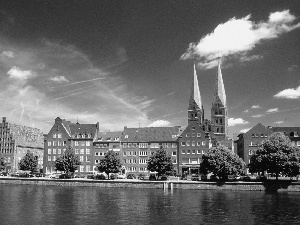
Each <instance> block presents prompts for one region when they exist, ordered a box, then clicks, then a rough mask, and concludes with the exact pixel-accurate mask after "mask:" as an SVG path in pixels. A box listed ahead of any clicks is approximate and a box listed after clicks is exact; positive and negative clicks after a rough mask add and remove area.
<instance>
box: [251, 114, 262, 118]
mask: <svg viewBox="0 0 300 225" xmlns="http://www.w3.org/2000/svg"><path fill="white" fill-rule="evenodd" d="M263 116H265V115H264V114H257V115H253V116H252V117H254V118H259V117H263Z"/></svg>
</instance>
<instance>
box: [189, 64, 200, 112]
mask: <svg viewBox="0 0 300 225" xmlns="http://www.w3.org/2000/svg"><path fill="white" fill-rule="evenodd" d="M194 101H195V103H196V104H197V105H198V107H199V109H202V101H201V95H200V89H199V84H198V78H197V72H196V66H195V64H194V77H193V84H192V92H191V96H190V104H192V103H193V102H194Z"/></svg>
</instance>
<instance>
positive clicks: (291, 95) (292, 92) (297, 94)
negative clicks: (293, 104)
mask: <svg viewBox="0 0 300 225" xmlns="http://www.w3.org/2000/svg"><path fill="white" fill-rule="evenodd" d="M274 97H275V98H288V99H298V98H300V86H299V87H297V88H295V89H294V88H288V89H285V90H283V91H280V92H278V93H277V94H276V95H274Z"/></svg>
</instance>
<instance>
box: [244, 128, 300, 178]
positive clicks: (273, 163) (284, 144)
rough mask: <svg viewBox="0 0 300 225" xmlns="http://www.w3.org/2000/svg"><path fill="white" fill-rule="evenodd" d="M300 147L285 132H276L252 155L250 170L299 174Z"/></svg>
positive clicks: (287, 174) (277, 173) (291, 174)
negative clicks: (294, 144)
mask: <svg viewBox="0 0 300 225" xmlns="http://www.w3.org/2000/svg"><path fill="white" fill-rule="evenodd" d="M299 159H300V149H299V148H297V147H296V146H293V145H292V143H291V141H290V139H289V138H288V137H287V136H285V135H284V134H283V133H280V132H276V133H273V134H271V135H270V137H269V138H267V139H266V140H264V141H263V143H262V144H261V145H260V146H259V147H258V149H257V151H256V152H255V153H254V154H253V155H252V156H251V158H250V164H249V171H250V172H251V173H253V172H262V173H263V172H265V171H267V172H268V173H271V174H273V175H275V176H276V180H278V176H279V174H280V173H281V174H282V175H285V176H297V175H298V174H299V169H300V161H299Z"/></svg>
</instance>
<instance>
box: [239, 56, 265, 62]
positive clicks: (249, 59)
mask: <svg viewBox="0 0 300 225" xmlns="http://www.w3.org/2000/svg"><path fill="white" fill-rule="evenodd" d="M263 58H264V57H263V56H262V55H251V56H241V57H240V61H242V62H248V61H253V60H259V59H263Z"/></svg>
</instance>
